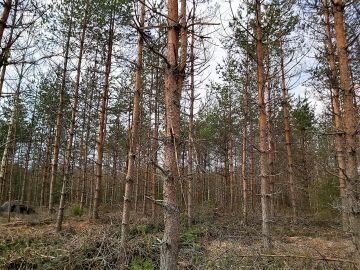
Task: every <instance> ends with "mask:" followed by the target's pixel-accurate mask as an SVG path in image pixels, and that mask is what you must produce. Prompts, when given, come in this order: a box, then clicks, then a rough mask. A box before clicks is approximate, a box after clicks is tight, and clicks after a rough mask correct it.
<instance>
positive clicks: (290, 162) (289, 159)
mask: <svg viewBox="0 0 360 270" xmlns="http://www.w3.org/2000/svg"><path fill="white" fill-rule="evenodd" d="M280 68H281V93H282V106H283V111H284V133H285V145H286V154H287V170H288V177H289V180H288V181H289V187H290V203H291V210H292V218H293V221H294V222H295V221H296V216H297V211H296V210H297V209H296V208H297V207H296V198H295V181H294V170H293V156H292V150H291V131H290V119H289V118H290V116H289V97H288V92H287V89H286V82H285V67H284V52H283V47H282V41H281V40H280Z"/></svg>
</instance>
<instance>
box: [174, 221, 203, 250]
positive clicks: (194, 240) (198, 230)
mask: <svg viewBox="0 0 360 270" xmlns="http://www.w3.org/2000/svg"><path fill="white" fill-rule="evenodd" d="M204 234H205V233H204V229H203V228H202V227H192V228H189V229H187V230H186V231H184V232H183V233H182V234H181V235H180V246H181V247H183V248H192V249H194V250H201V247H202V246H201V243H200V238H201V237H202V236H203V235H204Z"/></svg>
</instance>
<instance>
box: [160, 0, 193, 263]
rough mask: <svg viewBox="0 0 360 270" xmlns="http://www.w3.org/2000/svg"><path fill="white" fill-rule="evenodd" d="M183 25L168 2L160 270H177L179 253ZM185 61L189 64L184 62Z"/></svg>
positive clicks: (174, 2) (173, 2)
mask: <svg viewBox="0 0 360 270" xmlns="http://www.w3.org/2000/svg"><path fill="white" fill-rule="evenodd" d="M181 14H182V15H181V16H182V18H183V20H182V23H184V22H185V24H186V1H185V0H182V1H181ZM185 24H182V25H181V24H180V23H179V15H178V1H177V0H168V25H169V27H168V39H167V66H166V71H165V76H166V77H165V110H166V117H165V128H166V130H165V138H164V140H165V142H164V166H165V168H164V173H165V179H164V184H163V185H164V186H163V193H164V201H163V207H164V223H165V230H164V236H163V240H162V245H161V247H160V269H161V270H173V269H176V268H177V257H178V252H179V243H178V242H179V227H180V221H179V214H180V210H179V203H178V198H177V195H178V185H179V182H180V179H179V178H180V175H179V172H178V164H177V147H178V145H179V137H180V100H181V91H182V88H181V87H182V84H183V81H184V74H185V67H186V45H185V44H184V43H187V41H186V40H187V39H186V37H187V32H186V31H184V30H183V31H182V54H181V63H178V49H179V31H180V28H185V27H186V25H185ZM184 59H185V61H184Z"/></svg>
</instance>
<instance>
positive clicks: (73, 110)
mask: <svg viewBox="0 0 360 270" xmlns="http://www.w3.org/2000/svg"><path fill="white" fill-rule="evenodd" d="M87 23H88V7H87V6H86V7H85V12H84V19H83V23H82V32H81V36H80V48H79V60H78V63H77V68H76V79H75V89H74V97H73V104H72V105H71V119H70V127H69V130H68V137H67V143H66V150H65V159H64V176H63V181H62V188H61V194H60V204H59V212H58V216H57V222H56V230H57V231H61V226H62V222H63V219H64V210H65V196H66V190H67V189H68V182H69V178H70V166H71V158H72V152H73V151H72V150H73V141H74V135H75V128H76V115H77V111H78V102H79V88H80V76H81V63H82V59H83V53H84V43H85V34H86V29H87Z"/></svg>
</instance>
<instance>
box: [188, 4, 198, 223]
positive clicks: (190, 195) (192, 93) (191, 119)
mask: <svg viewBox="0 0 360 270" xmlns="http://www.w3.org/2000/svg"><path fill="white" fill-rule="evenodd" d="M195 10H196V2H195V0H193V7H192V17H191V22H192V26H191V43H190V111H189V124H188V133H189V138H188V140H189V142H188V189H187V190H188V192H187V208H188V209H187V216H188V226H189V227H190V226H191V225H192V223H193V199H192V198H193V186H194V183H193V181H194V175H193V174H194V172H193V166H194V164H193V156H194V103H195V52H194V49H195V25H194V23H195V12H196V11H195Z"/></svg>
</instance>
